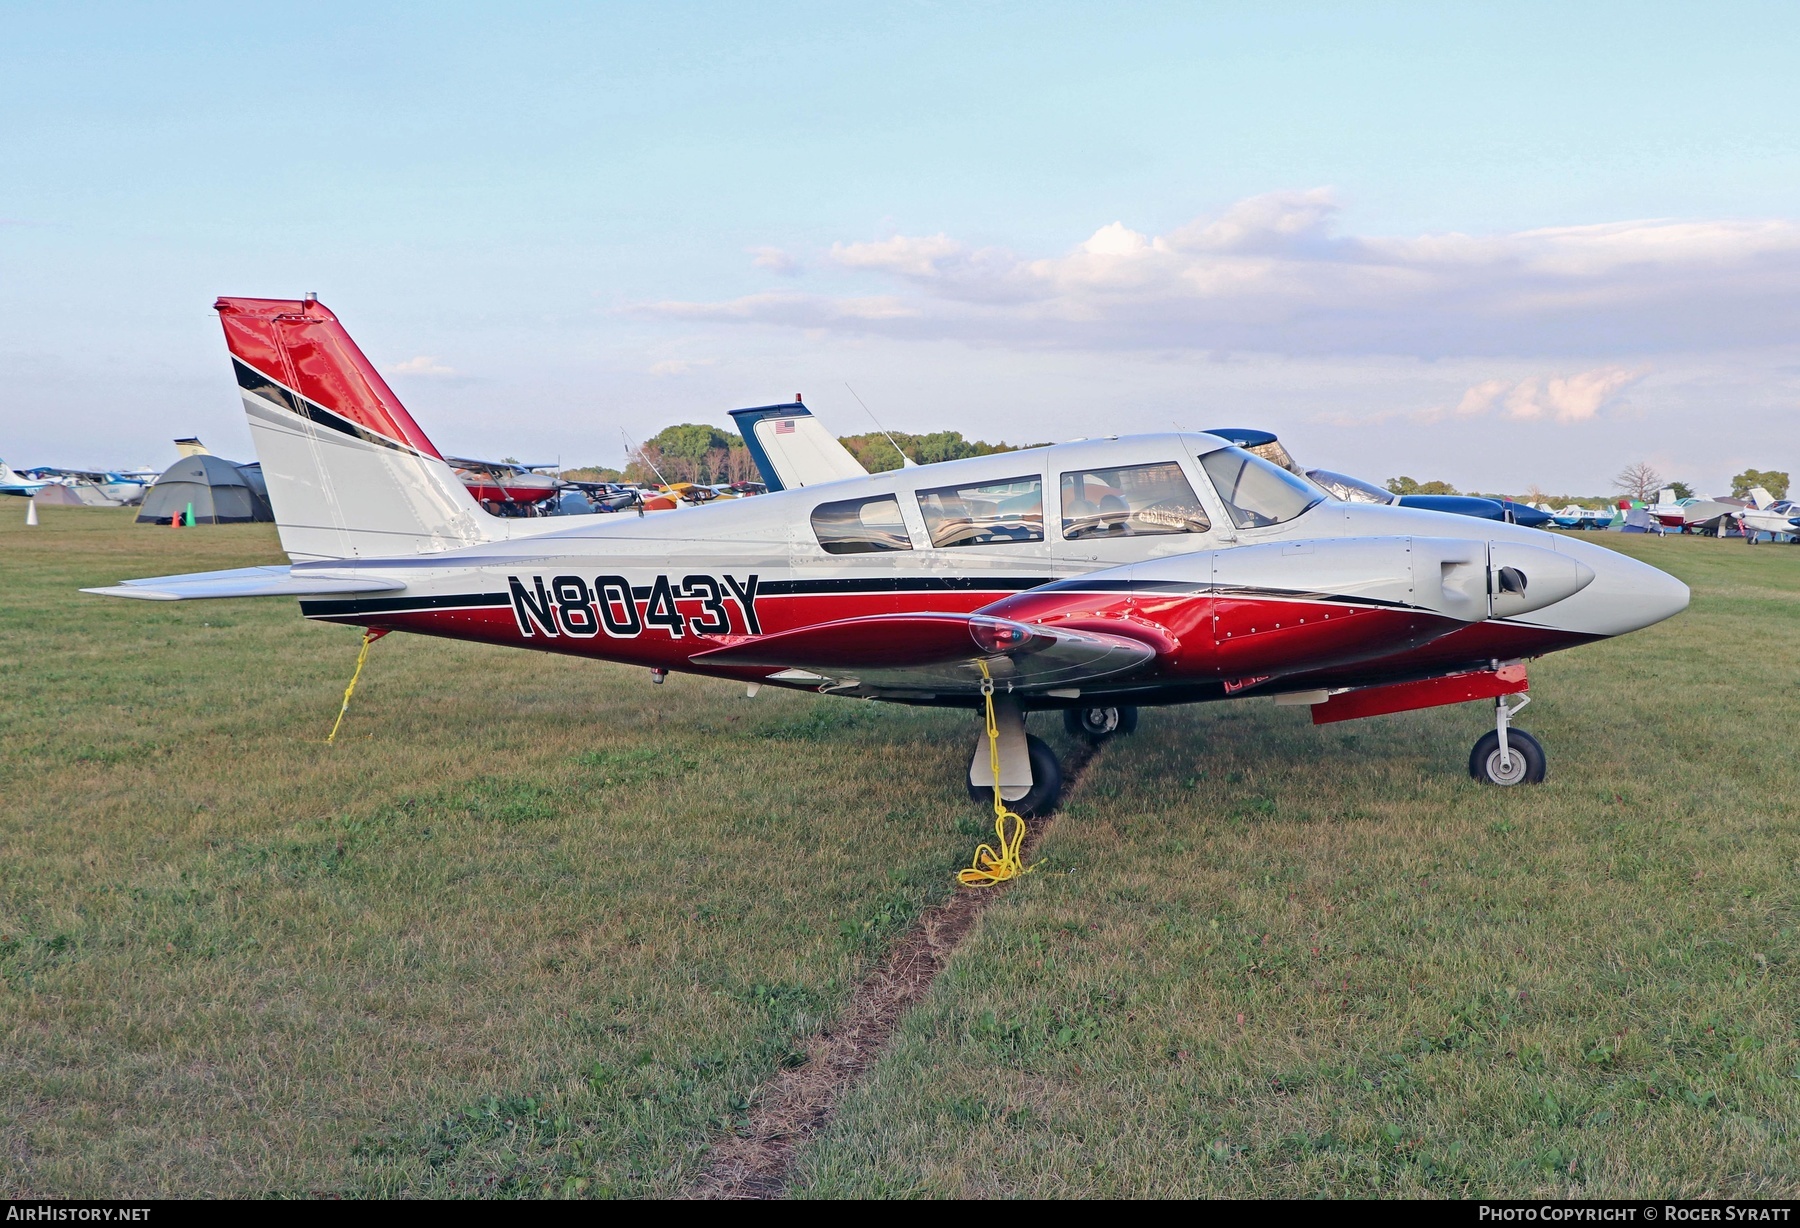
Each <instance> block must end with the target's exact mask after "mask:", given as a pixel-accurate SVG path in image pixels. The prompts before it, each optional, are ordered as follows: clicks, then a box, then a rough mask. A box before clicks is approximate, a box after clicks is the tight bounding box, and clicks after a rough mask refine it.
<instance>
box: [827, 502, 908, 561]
mask: <svg viewBox="0 0 1800 1228" xmlns="http://www.w3.org/2000/svg"><path fill="white" fill-rule="evenodd" d="M812 529H813V536H815V537H817V538H818V539H819V546H820V547H821V548H822V549H823V550H824V551H825V553H826V554H880V553H883V552H884V551H888V550H911V549H912V538H911V537H909V536H907V533H906V521H905V520H903V519H901V516H900V500H898V499H896V498H895V497H894V496H893V495H880V496H878V497H876V498H873V499H840V500H838V501H837V502H836V503H821V504H819V506H818V507H815V508H814V509H813V514H812Z"/></svg>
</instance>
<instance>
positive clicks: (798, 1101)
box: [684, 747, 1098, 1199]
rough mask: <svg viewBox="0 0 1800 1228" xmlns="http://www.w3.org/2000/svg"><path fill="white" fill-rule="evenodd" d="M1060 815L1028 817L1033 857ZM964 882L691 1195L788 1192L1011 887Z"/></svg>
mask: <svg viewBox="0 0 1800 1228" xmlns="http://www.w3.org/2000/svg"><path fill="white" fill-rule="evenodd" d="M1097 753H1098V752H1097V750H1096V749H1093V748H1085V747H1084V748H1081V749H1078V750H1077V751H1076V752H1075V753H1074V754H1072V755H1070V756H1069V758H1068V759H1067V760H1066V761H1065V762H1064V764H1063V770H1064V773H1065V780H1066V781H1067V783H1066V784H1065V786H1064V794H1063V796H1064V799H1065V800H1067V799H1068V798H1069V797H1072V796H1074V795H1075V793H1076V792H1077V791H1078V790H1079V789H1080V786H1081V780H1082V777H1083V775H1084V774H1085V772H1086V771H1087V768H1088V766H1089V765H1090V764H1091V763H1092V762H1093V761H1094V759H1095V757H1096V756H1097ZM1055 821H1056V816H1055V815H1054V814H1052V815H1051V816H1050V817H1049V818H1047V819H1043V820H1039V821H1035V822H1033V823H1031V824H1030V827H1029V829H1028V831H1027V834H1026V840H1025V848H1024V855H1025V860H1026V861H1027V862H1028V863H1029V862H1030V860H1031V857H1032V855H1033V854H1034V853H1035V852H1036V851H1037V848H1038V846H1039V845H1040V844H1042V843H1043V840H1044V837H1045V836H1046V835H1047V834H1049V830H1050V828H1051V826H1052V825H1053V824H1054V823H1055ZM1011 885H1012V884H1010V883H1008V884H1003V885H1001V886H998V887H964V888H962V889H960V890H958V891H957V892H956V894H954V895H952V896H951V897H950V898H949V899H947V900H945V901H944V902H943V903H941V904H937V905H934V906H932V907H931V908H928V909H926V910H925V911H924V913H923V914H921V915H920V917H919V920H918V923H917V924H916V925H914V926H913V928H912V929H911V930H910V931H909V932H908V933H907V934H906V935H905V936H904V937H902V938H901V939H900V941H899V942H897V943H896V944H895V945H894V948H893V950H892V951H891V952H890V953H889V955H888V956H887V958H886V959H884V960H882V961H881V962H880V963H879V964H878V965H877V966H876V967H875V969H874V970H873V971H872V972H870V973H869V975H868V976H867V977H865V978H864V979H863V981H862V983H861V984H860V985H858V986H857V989H856V992H855V994H854V995H853V996H852V997H851V999H850V1001H849V1002H848V1003H847V1004H846V1005H845V1007H844V1010H843V1013H842V1014H841V1015H840V1016H839V1018H838V1019H837V1020H836V1021H834V1022H833V1023H831V1024H829V1025H827V1026H826V1027H825V1028H824V1029H823V1030H822V1031H820V1033H819V1034H818V1035H817V1036H815V1037H813V1039H812V1041H811V1043H809V1044H808V1045H807V1047H806V1054H805V1056H806V1061H805V1062H804V1063H803V1064H799V1065H795V1066H792V1067H789V1068H785V1069H783V1070H781V1071H780V1072H779V1073H778V1074H776V1075H775V1077H774V1078H773V1079H771V1080H770V1081H769V1082H768V1084H767V1085H765V1086H764V1087H762V1088H760V1089H758V1091H757V1094H756V1099H755V1106H754V1108H753V1109H752V1110H751V1113H750V1116H749V1120H748V1122H747V1123H746V1125H745V1126H744V1128H743V1129H741V1130H740V1131H739V1132H738V1133H736V1134H733V1135H731V1136H729V1137H727V1138H725V1139H723V1140H722V1141H720V1142H719V1143H718V1144H717V1145H716V1146H715V1147H714V1148H713V1153H712V1162H711V1163H710V1164H709V1165H708V1166H707V1167H706V1169H705V1170H704V1171H702V1172H701V1173H700V1175H699V1176H698V1177H697V1178H696V1179H695V1180H694V1182H693V1183H692V1184H691V1185H689V1187H688V1188H687V1190H686V1191H684V1193H685V1195H686V1196H687V1197H689V1198H708V1199H710V1198H780V1197H782V1196H783V1195H785V1194H786V1193H787V1192H788V1179H789V1175H790V1173H791V1172H792V1169H793V1166H794V1157H795V1155H796V1154H797V1153H798V1151H799V1150H800V1148H802V1147H804V1146H805V1145H806V1144H807V1143H808V1142H809V1141H810V1140H811V1139H812V1138H813V1136H814V1135H816V1134H817V1133H818V1132H819V1131H820V1130H821V1129H823V1128H824V1127H825V1126H827V1125H828V1124H830V1122H831V1119H832V1116H833V1114H834V1113H835V1111H836V1109H837V1105H838V1101H839V1100H840V1099H842V1097H843V1094H844V1092H845V1091H846V1090H848V1089H849V1088H850V1087H851V1086H852V1085H853V1084H855V1083H856V1081H857V1080H858V1079H859V1078H861V1077H862V1075H863V1073H864V1072H865V1071H866V1070H868V1069H869V1067H870V1066H871V1065H872V1064H873V1063H874V1062H875V1060H876V1058H878V1057H879V1056H880V1055H881V1053H882V1052H883V1051H884V1050H885V1049H886V1048H887V1046H888V1042H889V1041H890V1040H891V1039H892V1038H893V1035H894V1032H895V1030H896V1029H897V1028H899V1026H900V1021H901V1019H902V1018H904V1017H905V1015H906V1012H907V1011H909V1010H911V1009H912V1008H913V1007H915V1006H917V1005H918V1004H919V1003H920V1002H921V1001H923V1000H924V998H925V995H926V994H927V993H929V992H930V991H931V986H932V984H933V983H934V982H935V981H936V980H937V978H938V976H939V974H941V973H942V972H943V971H944V969H945V968H946V967H948V966H949V963H950V960H951V958H952V957H953V956H954V955H955V954H956V950H957V947H958V946H960V945H961V944H962V941H963V939H965V938H966V937H968V935H969V933H970V932H971V931H972V930H973V929H974V928H975V923H976V922H977V921H978V920H980V919H981V914H982V912H983V911H984V910H985V909H986V908H987V906H988V904H989V903H990V902H992V901H993V900H995V899H997V898H999V896H1000V895H1002V894H1003V893H1005V892H1006V891H1008V890H1010V889H1011Z"/></svg>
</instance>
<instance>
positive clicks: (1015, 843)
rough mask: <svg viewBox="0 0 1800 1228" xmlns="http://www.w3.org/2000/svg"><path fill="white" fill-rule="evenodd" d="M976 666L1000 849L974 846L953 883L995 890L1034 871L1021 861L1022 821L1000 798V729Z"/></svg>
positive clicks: (984, 671) (984, 672)
mask: <svg viewBox="0 0 1800 1228" xmlns="http://www.w3.org/2000/svg"><path fill="white" fill-rule="evenodd" d="M976 664H977V665H979V666H980V667H981V697H982V699H983V700H985V701H986V703H987V736H988V765H989V766H990V767H992V768H993V770H994V838H995V839H996V840H997V841H999V844H1000V848H999V850H998V851H996V850H995V849H994V847H993V846H992V845H988V844H983V845H980V846H978V847H977V848H976V850H975V858H974V864H972V865H970V866H969V868H968V869H966V870H958V871H957V872H956V881H957V882H959V883H961V884H962V885H963V886H965V887H997V886H999V885H1000V884H1001V883H1004V882H1008V881H1010V880H1011V879H1015V878H1018V877H1019V876H1020V875H1021V874H1029V873H1031V872H1032V871H1033V870H1035V869H1036V868H1037V867H1036V866H1028V865H1026V864H1025V861H1024V856H1023V850H1024V847H1025V820H1024V819H1022V818H1020V817H1019V816H1018V815H1016V814H1014V813H1013V812H1012V811H1010V810H1008V809H1007V808H1006V803H1005V802H1004V801H1002V800H1001V798H1000V725H999V722H998V721H996V720H995V719H994V679H993V677H992V676H991V675H990V674H989V673H988V667H987V662H986V661H977V662H976Z"/></svg>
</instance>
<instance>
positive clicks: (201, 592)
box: [81, 567, 406, 601]
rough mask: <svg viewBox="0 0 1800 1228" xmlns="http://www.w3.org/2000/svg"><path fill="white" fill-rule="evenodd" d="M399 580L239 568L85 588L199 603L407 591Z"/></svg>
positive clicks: (109, 593)
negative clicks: (214, 600) (219, 600)
mask: <svg viewBox="0 0 1800 1228" xmlns="http://www.w3.org/2000/svg"><path fill="white" fill-rule="evenodd" d="M405 587H406V585H405V584H404V583H402V582H401V581H399V580H387V579H383V578H381V577H380V576H332V575H329V574H321V573H318V572H301V573H300V574H299V575H295V574H294V570H293V568H291V567H236V568H233V569H231V570H230V571H195V572H189V573H188V574H187V575H184V576H151V577H149V578H147V579H143V580H125V581H123V582H121V583H119V584H116V585H113V586H111V587H109V588H84V589H82V590H81V591H82V592H84V593H98V594H99V595H101V596H103V597H135V598H137V599H138V600H139V601H200V600H205V599H208V598H215V597H310V596H315V595H324V594H333V593H392V592H398V591H399V590H400V589H403V588H405Z"/></svg>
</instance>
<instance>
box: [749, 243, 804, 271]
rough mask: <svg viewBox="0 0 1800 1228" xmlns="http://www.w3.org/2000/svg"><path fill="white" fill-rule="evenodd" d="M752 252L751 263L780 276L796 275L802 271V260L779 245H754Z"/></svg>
mask: <svg viewBox="0 0 1800 1228" xmlns="http://www.w3.org/2000/svg"><path fill="white" fill-rule="evenodd" d="M750 253H751V256H752V257H753V258H752V259H751V261H750V263H751V264H753V265H755V266H756V267H757V268H759V269H763V270H765V271H767V272H770V273H774V274H775V275H776V276H778V277H796V276H798V275H799V273H800V262H799V261H798V260H796V259H795V258H794V257H793V256H792V255H790V254H788V253H787V252H784V251H782V250H781V249H780V248H779V247H753V248H751V249H750Z"/></svg>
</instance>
